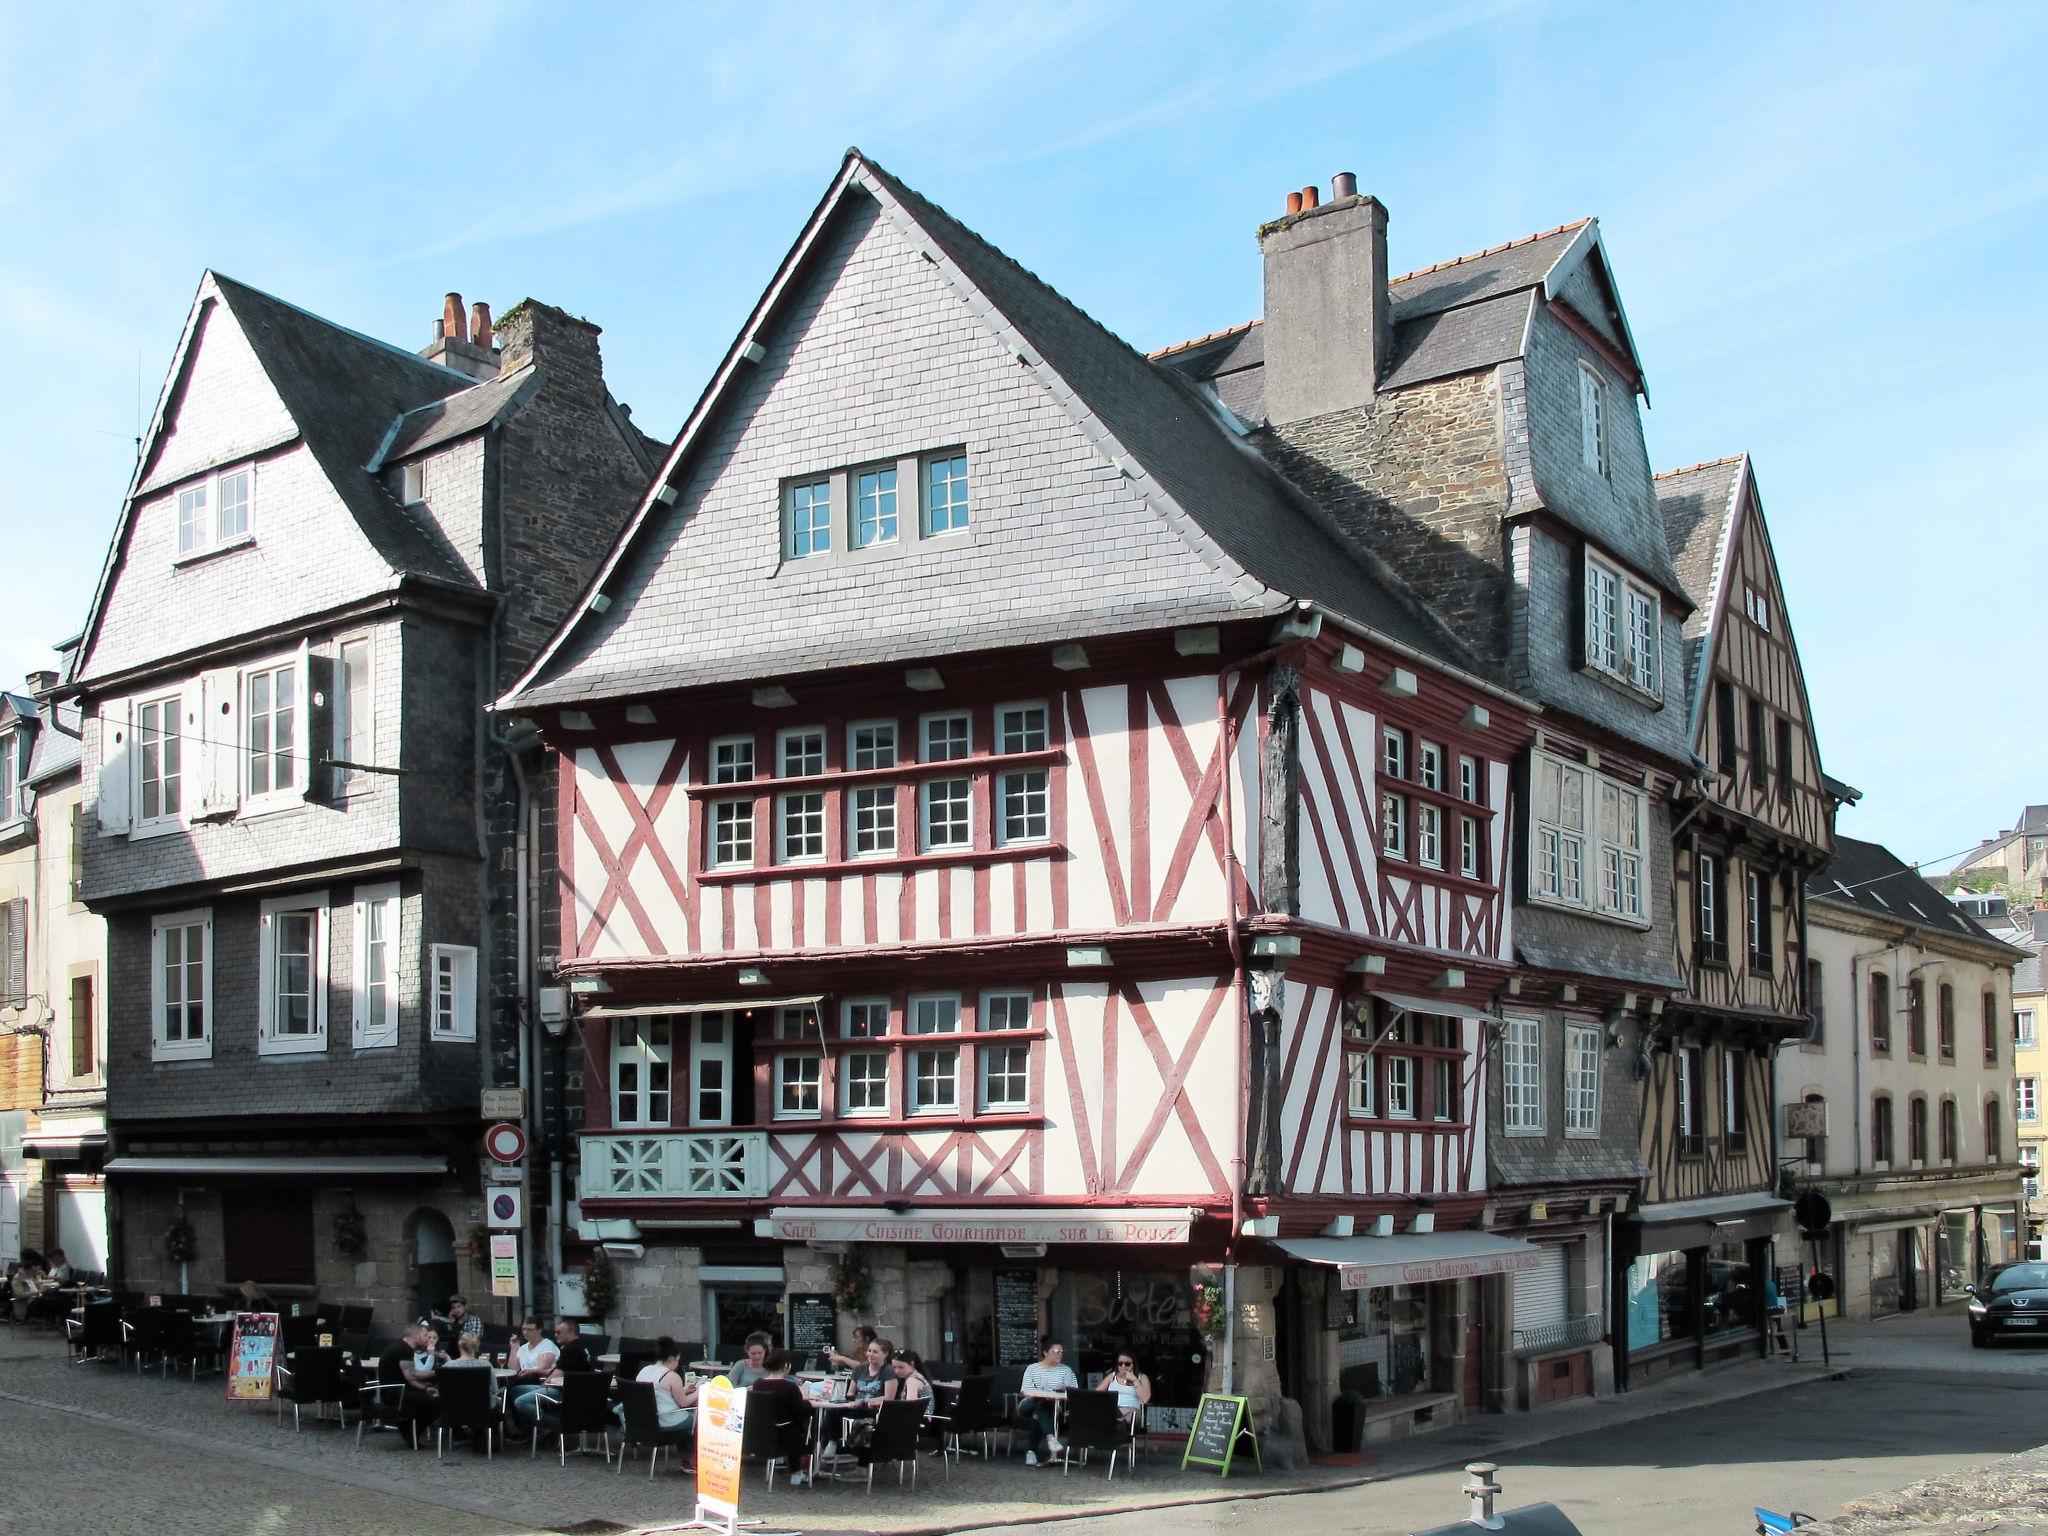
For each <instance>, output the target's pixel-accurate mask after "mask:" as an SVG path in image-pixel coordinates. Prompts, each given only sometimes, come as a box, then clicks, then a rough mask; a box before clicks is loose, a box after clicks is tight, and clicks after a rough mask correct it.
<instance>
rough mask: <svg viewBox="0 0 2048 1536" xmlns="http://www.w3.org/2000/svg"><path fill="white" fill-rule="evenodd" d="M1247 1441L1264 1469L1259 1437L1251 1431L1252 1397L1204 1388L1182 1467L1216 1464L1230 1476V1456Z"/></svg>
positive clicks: (1257, 1462) (1181, 1462) (1211, 1465)
mask: <svg viewBox="0 0 2048 1536" xmlns="http://www.w3.org/2000/svg"><path fill="white" fill-rule="evenodd" d="M1247 1442H1249V1444H1250V1445H1251V1448H1252V1461H1253V1463H1254V1464H1255V1465H1256V1466H1257V1467H1258V1469H1259V1470H1260V1471H1261V1472H1263V1471H1265V1470H1266V1463H1265V1459H1264V1458H1263V1457H1261V1456H1260V1455H1259V1437H1258V1436H1257V1435H1256V1434H1255V1433H1253V1431H1252V1408H1251V1399H1249V1398H1244V1397H1225V1396H1224V1395H1223V1394H1222V1393H1220V1392H1204V1393H1203V1394H1202V1400H1201V1402H1199V1403H1197V1404H1196V1405H1195V1427H1194V1428H1193V1429H1192V1430H1191V1431H1189V1433H1188V1448H1187V1451H1186V1453H1185V1454H1184V1455H1182V1457H1181V1459H1180V1469H1181V1471H1183V1472H1185V1471H1187V1469H1188V1468H1189V1466H1190V1465H1193V1466H1197V1467H1215V1468H1217V1469H1218V1472H1219V1474H1220V1475H1221V1476H1223V1477H1228V1476H1230V1462H1231V1458H1232V1457H1234V1456H1236V1454H1237V1450H1238V1447H1239V1446H1240V1445H1243V1444H1246V1443H1247Z"/></svg>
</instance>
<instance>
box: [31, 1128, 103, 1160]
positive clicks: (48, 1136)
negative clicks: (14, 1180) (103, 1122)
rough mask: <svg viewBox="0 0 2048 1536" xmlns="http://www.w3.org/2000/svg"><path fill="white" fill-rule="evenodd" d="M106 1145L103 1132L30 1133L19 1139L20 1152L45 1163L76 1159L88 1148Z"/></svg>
mask: <svg viewBox="0 0 2048 1536" xmlns="http://www.w3.org/2000/svg"><path fill="white" fill-rule="evenodd" d="M106 1144H107V1133H106V1132H105V1131H72V1132H70V1133H69V1134H68V1135H67V1134H65V1133H64V1132H61V1131H30V1132H28V1133H27V1134H26V1135H24V1136H23V1137H22V1138H21V1150H22V1151H24V1152H26V1153H27V1154H28V1155H29V1156H30V1157H40V1158H42V1159H44V1160H45V1161H49V1160H51V1159H55V1158H65V1157H77V1156H78V1155H79V1154H80V1153H81V1152H83V1151H85V1150H86V1149H87V1148H88V1147H104V1146H105V1145H106Z"/></svg>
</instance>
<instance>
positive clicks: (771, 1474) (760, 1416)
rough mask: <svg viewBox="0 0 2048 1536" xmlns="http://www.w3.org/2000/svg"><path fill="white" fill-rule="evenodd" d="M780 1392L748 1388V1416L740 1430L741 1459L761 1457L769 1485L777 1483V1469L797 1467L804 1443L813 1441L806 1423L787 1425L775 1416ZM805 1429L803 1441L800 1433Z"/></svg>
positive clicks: (748, 1459)
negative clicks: (758, 1390)
mask: <svg viewBox="0 0 2048 1536" xmlns="http://www.w3.org/2000/svg"><path fill="white" fill-rule="evenodd" d="M779 1395H780V1394H770V1393H766V1392H760V1393H757V1392H755V1391H754V1389H753V1388H751V1387H749V1388H748V1389H747V1418H746V1423H745V1425H744V1427H743V1428H742V1430H741V1433H740V1459H741V1460H742V1461H753V1460H757V1459H758V1460H759V1461H760V1463H761V1470H762V1472H763V1473H764V1474H765V1475H766V1477H767V1479H768V1486H769V1487H770V1488H773V1487H774V1486H775V1469H776V1468H777V1467H788V1468H789V1469H790V1470H791V1471H795V1470H796V1465H797V1462H798V1461H800V1460H801V1459H802V1457H803V1454H804V1446H807V1445H808V1444H809V1443H810V1436H809V1434H808V1432H807V1429H808V1426H806V1425H804V1424H801V1423H799V1424H797V1425H793V1426H792V1425H785V1424H783V1423H781V1422H780V1421H779V1420H778V1419H777V1418H776V1416H775V1409H776V1398H777V1396H779ZM799 1433H802V1437H803V1438H802V1443H801V1444H799V1443H798V1434H799Z"/></svg>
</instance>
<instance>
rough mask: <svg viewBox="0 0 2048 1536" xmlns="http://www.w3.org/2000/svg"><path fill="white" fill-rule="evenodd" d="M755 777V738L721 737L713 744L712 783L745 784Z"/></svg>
mask: <svg viewBox="0 0 2048 1536" xmlns="http://www.w3.org/2000/svg"><path fill="white" fill-rule="evenodd" d="M753 776H754V738H753V737H751V736H721V737H718V738H717V739H716V740H714V741H713V742H712V743H711V782H712V783H714V784H744V783H746V782H747V780H749V779H751V778H752V777H753Z"/></svg>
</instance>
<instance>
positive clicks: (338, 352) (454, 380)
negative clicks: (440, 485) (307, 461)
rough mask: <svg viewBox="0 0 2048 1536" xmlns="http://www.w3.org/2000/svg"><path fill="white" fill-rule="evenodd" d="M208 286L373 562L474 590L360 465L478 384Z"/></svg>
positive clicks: (326, 324) (323, 323) (247, 295)
mask: <svg viewBox="0 0 2048 1536" xmlns="http://www.w3.org/2000/svg"><path fill="white" fill-rule="evenodd" d="M213 281H214V283H215V285H216V286H217V287H218V288H219V290H220V295H221V298H222V299H223V300H224V301H225V302H226V304H227V306H228V308H229V309H230V310H231V311H233V313H234V316H235V319H236V321H237V322H238V323H239V324H240V325H241V327H242V330H243V332H244V334H245V335H247V337H248V338H249V344H250V346H251V347H252V348H254V349H255V352H256V358H257V361H258V362H259V363H260V364H261V365H262V367H263V371H264V373H265V375H266V376H267V377H268V378H269V380H270V383H271V387H272V388H274V389H275V390H276V391H277V393H278V396H279V398H280V399H282V400H283V401H284V406H285V409H286V411H288V412H289V413H290V414H291V418H292V420H293V421H294V422H295V423H297V425H298V428H299V432H300V434H301V436H302V437H303V439H304V441H305V444H306V447H307V449H308V450H309V451H310V452H311V453H312V455H313V457H314V459H315V460H316V461H318V463H319V465H320V468H321V469H322V471H324V472H325V474H326V476H327V478H328V480H329V481H330V482H331V483H332V484H333V486H334V490H335V493H336V494H337V495H338V496H340V497H341V500H342V503H343V505H345V506H346V507H347V508H348V509H349V511H350V513H351V514H353V516H354V517H355V520H356V523H357V525H358V526H359V527H360V528H361V529H362V530H363V534H364V536H365V537H366V538H368V539H369V540H370V542H371V544H372V545H373V546H374V547H375V548H376V550H377V553H378V554H379V556H381V557H382V558H383V560H384V561H385V563H386V564H388V565H389V566H390V567H391V569H392V570H393V571H394V572H397V573H399V574H401V575H413V576H425V577H430V578H435V579H438V580H442V581H448V582H454V583H457V584H459V585H462V586H465V587H467V586H473V585H474V584H475V583H474V582H473V581H472V580H471V578H470V575H469V573H468V572H467V571H466V570H465V569H464V568H463V566H462V565H461V563H460V562H459V561H457V560H456V559H455V557H454V556H453V555H452V554H449V553H447V552H445V551H444V550H443V548H442V546H441V544H440V541H439V540H438V539H437V538H436V537H434V536H433V535H431V534H429V533H428V532H427V530H426V529H424V528H422V527H421V526H420V525H419V524H418V523H415V522H414V521H413V520H412V519H411V518H410V517H408V516H407V515H406V513H405V509H404V508H403V507H401V506H400V505H399V504H398V502H397V500H396V499H395V498H394V497H393V496H392V495H391V494H390V493H389V492H388V491H387V490H386V489H385V488H384V486H383V485H382V483H381V482H379V481H378V480H377V479H376V478H375V477H374V476H372V475H370V474H369V473H368V472H367V471H366V470H365V469H364V466H365V465H366V464H369V463H371V462H373V461H374V460H375V459H376V458H377V452H378V449H379V448H380V447H381V446H382V445H383V442H384V439H385V437H386V436H387V435H388V434H389V432H390V430H391V423H392V421H393V419H394V418H396V417H400V416H403V415H405V414H406V413H407V412H409V411H412V410H414V409H416V408H417V407H419V406H422V405H425V404H427V403H428V402H430V401H437V400H444V399H446V398H447V397H448V396H450V395H453V394H456V393H458V392H460V391H463V390H467V389H470V388H472V387H473V386H474V385H475V383H476V381H475V380H474V379H472V378H470V377H469V376H468V375H466V374H461V373H457V372H455V371H454V370H453V369H452V368H443V367H442V366H441V365H440V364H439V363H430V362H428V361H427V360H426V359H425V358H423V357H419V356H417V355H415V354H414V353H411V352H407V351H405V350H404V349H403V348H401V347H395V346H392V345H391V344H390V343H388V342H382V341H376V340H373V339H372V338H370V337H368V336H364V335H361V334H359V333H357V332H355V331H351V330H349V329H347V328H346V327H343V326H339V325H336V324H334V322H332V321H331V320H323V319H321V318H320V317H319V316H318V315H315V314H311V313H309V312H308V311H306V310H303V309H300V308H299V307H298V306H297V305H295V304H287V303H286V302H285V301H284V300H282V299H278V298H273V297H272V296H271V295H269V294H267V293H264V292H262V291H260V290H259V289H255V288H251V287H249V286H248V284H246V283H239V282H236V281H235V280H234V279H233V278H228V277H222V276H221V275H220V274H219V273H217V272H216V273H214V274H213Z"/></svg>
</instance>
